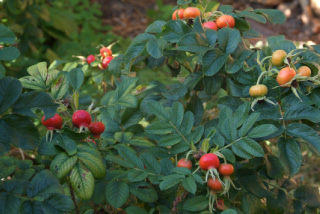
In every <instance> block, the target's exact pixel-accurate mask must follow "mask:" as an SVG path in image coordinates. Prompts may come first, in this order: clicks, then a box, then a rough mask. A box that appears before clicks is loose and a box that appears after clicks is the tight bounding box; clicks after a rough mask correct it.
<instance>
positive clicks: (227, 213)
mask: <svg viewBox="0 0 320 214" xmlns="http://www.w3.org/2000/svg"><path fill="white" fill-rule="evenodd" d="M220 214H237V211H236V210H232V209H230V210H225V211H223V212H222V213H220Z"/></svg>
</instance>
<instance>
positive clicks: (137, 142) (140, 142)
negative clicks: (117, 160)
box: [130, 138, 154, 148]
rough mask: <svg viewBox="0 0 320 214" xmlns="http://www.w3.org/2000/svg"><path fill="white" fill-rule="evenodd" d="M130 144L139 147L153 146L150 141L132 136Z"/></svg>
mask: <svg viewBox="0 0 320 214" xmlns="http://www.w3.org/2000/svg"><path fill="white" fill-rule="evenodd" d="M130 145H133V146H137V147H141V148H150V147H153V146H154V144H153V143H152V142H150V141H149V140H147V139H144V138H134V139H132V140H130Z"/></svg>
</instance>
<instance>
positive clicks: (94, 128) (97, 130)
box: [89, 122, 105, 138]
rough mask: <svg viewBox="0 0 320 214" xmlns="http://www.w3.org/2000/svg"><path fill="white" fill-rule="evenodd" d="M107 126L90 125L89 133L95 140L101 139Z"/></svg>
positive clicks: (100, 124)
mask: <svg viewBox="0 0 320 214" xmlns="http://www.w3.org/2000/svg"><path fill="white" fill-rule="evenodd" d="M104 129H105V126H104V124H103V123H102V122H92V123H91V124H90V125H89V131H90V132H91V134H92V135H93V137H94V138H99V137H100V134H102V133H103V132H104Z"/></svg>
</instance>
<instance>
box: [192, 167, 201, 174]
mask: <svg viewBox="0 0 320 214" xmlns="http://www.w3.org/2000/svg"><path fill="white" fill-rule="evenodd" d="M199 169H200V166H198V168H197V169H196V170H194V171H193V173H192V174H194V173H196V172H197V171H198V170H199Z"/></svg>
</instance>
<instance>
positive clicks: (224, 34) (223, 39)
mask: <svg viewBox="0 0 320 214" xmlns="http://www.w3.org/2000/svg"><path fill="white" fill-rule="evenodd" d="M240 40H241V36H240V33H239V31H238V30H234V29H231V28H222V29H220V30H219V31H218V43H219V47H220V48H221V49H222V50H223V51H224V52H225V53H226V54H230V53H233V52H234V51H235V50H236V48H237V47H238V44H239V42H240Z"/></svg>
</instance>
